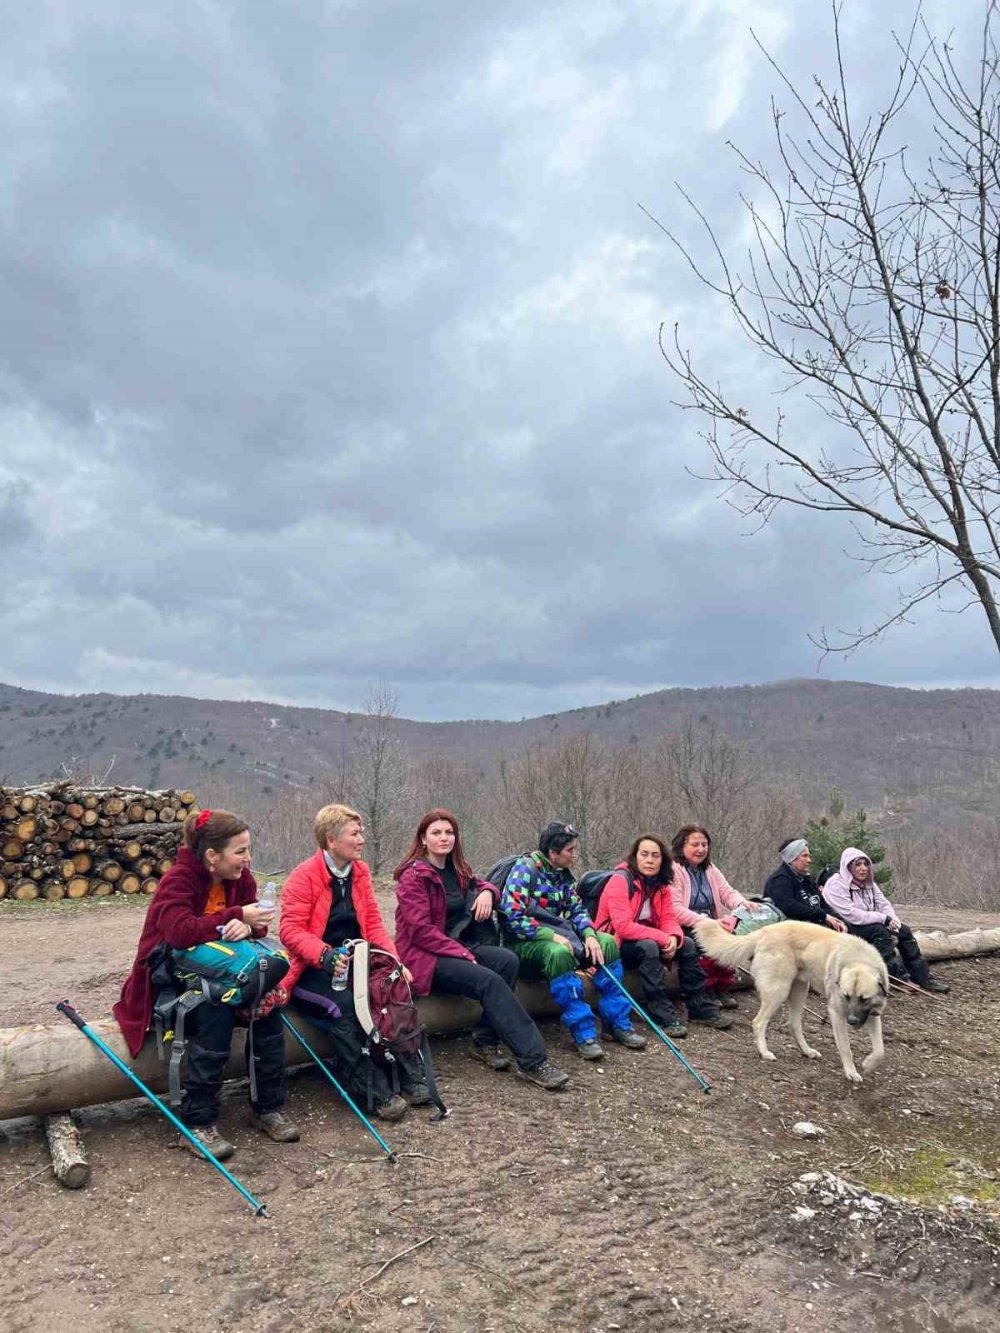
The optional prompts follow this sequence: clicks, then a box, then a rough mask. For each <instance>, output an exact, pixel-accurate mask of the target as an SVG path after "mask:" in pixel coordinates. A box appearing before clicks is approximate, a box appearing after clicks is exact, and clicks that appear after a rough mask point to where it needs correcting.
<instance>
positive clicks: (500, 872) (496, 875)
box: [483, 852, 538, 897]
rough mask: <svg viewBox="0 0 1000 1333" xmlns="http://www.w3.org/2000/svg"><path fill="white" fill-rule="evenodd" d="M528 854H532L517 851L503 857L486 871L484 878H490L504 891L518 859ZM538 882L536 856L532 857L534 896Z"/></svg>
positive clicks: (530, 888) (491, 881) (532, 887)
mask: <svg viewBox="0 0 1000 1333" xmlns="http://www.w3.org/2000/svg"><path fill="white" fill-rule="evenodd" d="M528 856H531V853H530V852H515V853H514V855H513V856H504V857H501V859H500V860H499V861H497V862H495V863H494V864H493V865H491V866H490V868H489V870H487V871H486V873H485V874H484V875H483V879H485V880H488V881H489V883H490V884H495V885H496V887H497V888H498V889H500V890H501V891H502V890H503V888H504V885H505V884H506V883H507V881H508V880H509V879H510V872H511V871H512V870H513V869H514V866H515V864H516V863H517V862H518V861H520V860H523V858H524V857H528ZM537 883H538V865H537V863H536V862H535V860H534V857H532V860H531V883H530V885H529V890H530V892H531V894H532V897H533V896H534V889H535V885H536V884H537Z"/></svg>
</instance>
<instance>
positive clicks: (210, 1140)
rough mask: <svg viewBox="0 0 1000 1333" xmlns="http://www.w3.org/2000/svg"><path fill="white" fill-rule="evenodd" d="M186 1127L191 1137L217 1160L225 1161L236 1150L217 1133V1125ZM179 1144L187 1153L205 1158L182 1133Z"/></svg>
mask: <svg viewBox="0 0 1000 1333" xmlns="http://www.w3.org/2000/svg"><path fill="white" fill-rule="evenodd" d="M188 1128H189V1129H190V1131H191V1138H194V1139H197V1141H198V1142H199V1143H200V1144H201V1146H202V1147H203V1148H204V1149H205V1150H206V1151H207V1152H210V1153H211V1154H212V1156H213V1157H214V1158H215V1160H216V1161H217V1162H224V1161H226V1159H227V1158H229V1157H232V1155H233V1153H234V1152H235V1151H236V1148H235V1147H234V1146H233V1144H231V1143H230V1142H229V1140H228V1139H224V1138H223V1137H222V1135H221V1134H220V1133H219V1127H218V1125H196V1126H189V1127H188ZM180 1146H181V1147H182V1148H186V1149H187V1150H188V1152H189V1153H192V1154H193V1155H194V1156H195V1157H198V1158H200V1159H201V1160H202V1161H204V1160H205V1159H204V1155H203V1154H202V1153H200V1152H199V1151H198V1149H197V1148H196V1147H195V1146H194V1144H193V1143H192V1142H191V1139H189V1138H186V1137H185V1136H184V1135H183V1134H182V1135H181V1145H180Z"/></svg>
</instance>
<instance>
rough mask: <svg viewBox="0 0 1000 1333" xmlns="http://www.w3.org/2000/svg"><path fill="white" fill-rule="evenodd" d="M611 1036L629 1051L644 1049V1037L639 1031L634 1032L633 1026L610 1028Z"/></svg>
mask: <svg viewBox="0 0 1000 1333" xmlns="http://www.w3.org/2000/svg"><path fill="white" fill-rule="evenodd" d="M611 1038H612V1040H613V1041H616V1042H617V1043H618V1045H619V1046H624V1047H625V1048H626V1050H629V1051H644V1050H645V1049H646V1038H645V1037H644V1036H643V1034H642V1033H641V1032H636V1030H635V1028H612V1029H611Z"/></svg>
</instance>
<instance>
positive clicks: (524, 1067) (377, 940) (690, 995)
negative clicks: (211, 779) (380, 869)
mask: <svg viewBox="0 0 1000 1333" xmlns="http://www.w3.org/2000/svg"><path fill="white" fill-rule="evenodd" d="M314 831H315V836H316V842H317V851H316V852H315V853H314V854H313V855H312V856H310V857H309V858H308V859H307V860H305V861H303V862H302V863H301V864H300V865H298V866H296V867H295V869H294V870H293V871H292V872H291V874H290V875H289V876H288V878H287V879H286V881H285V884H284V888H283V890H282V909H281V919H280V939H281V944H282V946H283V947H284V949H285V950H286V951H287V953H288V955H289V960H290V967H289V971H288V973H287V975H286V976H285V977H284V979H283V981H282V983H281V984H282V993H281V994H280V997H277V998H278V1001H279V1003H280V1002H284V1001H285V1000H286V999H287V1003H288V1004H289V1006H290V1007H291V1009H292V1010H293V1011H294V1012H297V1013H299V1014H300V1015H302V1016H303V1017H305V1018H307V1019H308V1020H310V1021H311V1022H312V1023H314V1024H316V1025H318V1026H320V1027H322V1028H324V1029H325V1030H326V1031H327V1032H328V1033H329V1036H330V1042H331V1046H332V1050H333V1057H332V1061H333V1067H334V1068H335V1071H336V1073H337V1076H338V1078H339V1079H340V1080H341V1081H342V1082H343V1084H344V1085H345V1086H346V1088H347V1089H348V1090H349V1092H350V1093H351V1095H352V1096H354V1097H355V1098H357V1099H366V1100H367V1103H368V1107H369V1109H370V1110H373V1111H374V1113H375V1114H376V1115H378V1116H379V1117H381V1118H383V1119H386V1120H398V1119H400V1118H401V1117H402V1116H403V1115H405V1114H406V1111H407V1107H408V1106H412V1105H420V1104H422V1103H426V1102H427V1101H428V1100H429V1099H430V1097H429V1092H428V1088H427V1085H426V1083H425V1081H424V1074H423V1068H422V1065H421V1062H420V1060H419V1058H416V1059H412V1060H405V1059H403V1060H400V1061H399V1062H398V1077H397V1078H395V1079H394V1080H393V1082H392V1083H390V1081H389V1078H388V1076H387V1074H386V1071H385V1068H384V1067H383V1066H382V1065H380V1064H378V1063H376V1062H375V1061H373V1060H372V1059H370V1058H369V1054H368V1046H367V1040H366V1036H365V1033H364V1032H363V1031H362V1028H361V1026H360V1024H359V1022H358V1020H357V1016H356V1013H355V1009H354V998H353V993H352V991H351V989H350V988H349V987H347V986H346V985H345V980H346V978H345V973H346V970H347V968H348V967H349V965H350V964H349V954H348V950H347V947H346V946H348V945H349V943H350V942H351V941H357V940H367V941H369V943H370V944H371V945H372V946H374V947H376V948H378V949H381V950H384V951H385V952H387V953H389V954H391V955H392V956H393V958H394V959H396V960H398V962H399V964H400V965H401V968H402V973H403V975H404V976H405V978H406V980H407V981H408V982H409V983H410V985H411V987H412V990H413V992H414V993H415V994H416V995H418V996H419V995H428V994H437V995H450V996H463V997H467V998H469V999H472V1000H475V1001H477V1002H478V1004H479V1005H480V1006H481V1017H480V1020H479V1025H478V1026H477V1027H476V1029H475V1031H474V1033H473V1038H472V1047H471V1054H472V1056H473V1058H475V1059H476V1060H478V1061H481V1062H482V1063H483V1064H484V1065H486V1066H487V1068H489V1069H491V1070H495V1071H498V1072H502V1071H504V1070H508V1069H510V1067H511V1065H512V1064H513V1066H514V1069H515V1073H516V1075H517V1076H518V1077H519V1078H521V1079H523V1080H525V1081H526V1082H528V1083H531V1084H534V1085H535V1086H536V1087H539V1088H542V1089H545V1090H546V1091H555V1090H558V1089H561V1088H563V1087H565V1085H566V1084H567V1082H568V1081H569V1076H568V1075H567V1074H566V1072H565V1071H564V1070H562V1069H560V1068H558V1067H557V1066H556V1064H555V1063H554V1062H553V1061H552V1060H550V1059H549V1057H548V1054H547V1052H546V1047H545V1042H544V1040H543V1038H542V1035H541V1033H540V1032H539V1029H538V1026H537V1025H536V1023H535V1021H534V1019H533V1018H532V1017H531V1015H530V1014H529V1013H528V1012H527V1010H526V1009H525V1008H524V1006H523V1005H522V1003H521V1001H520V1000H519V999H518V997H517V994H516V993H515V984H516V982H517V979H518V977H519V976H522V977H525V978H535V979H539V980H541V981H543V982H546V983H547V984H548V988H549V991H550V993H551V996H552V999H553V1000H554V1001H555V1004H556V1006H557V1007H558V1009H559V1011H560V1014H561V1019H562V1024H563V1026H564V1027H565V1029H566V1031H567V1032H568V1034H569V1036H570V1038H571V1040H572V1043H573V1047H574V1048H575V1050H576V1052H577V1053H578V1054H579V1055H580V1056H581V1058H583V1059H584V1060H598V1059H601V1058H602V1057H603V1055H604V1048H603V1047H602V1045H601V1043H600V1041H599V1040H598V1028H597V1020H596V1019H595V1017H594V1014H593V1012H592V1010H591V1008H590V1006H589V1005H588V1004H587V1002H586V999H585V983H584V976H585V975H587V974H589V976H590V977H591V979H592V982H593V986H594V989H595V991H596V997H597V1011H598V1018H599V1020H600V1024H601V1028H602V1034H601V1035H603V1036H604V1037H605V1039H606V1040H610V1041H612V1042H615V1043H617V1044H619V1045H622V1046H624V1047H626V1048H627V1049H630V1050H641V1049H642V1048H643V1047H644V1046H645V1045H646V1038H645V1036H644V1035H643V1034H642V1033H640V1032H638V1031H636V1029H635V1027H634V1025H633V1021H632V1006H631V1004H630V1002H629V1000H628V998H627V997H626V995H625V993H624V990H623V989H622V988H621V986H620V985H619V984H618V983H620V982H621V980H622V975H623V974H622V968H623V965H624V966H625V967H628V968H629V969H633V970H634V971H635V972H636V973H637V974H638V979H639V986H640V990H641V995H642V1002H643V1006H644V1008H645V1010H646V1012H647V1013H648V1014H649V1016H650V1018H651V1019H652V1020H653V1021H654V1022H655V1023H657V1024H659V1025H661V1026H662V1028H663V1030H664V1031H665V1032H666V1033H667V1034H668V1035H669V1036H670V1037H683V1036H685V1035H686V1034H687V1025H686V1023H685V1022H684V1021H683V1020H682V1018H681V1017H680V1015H679V1013H678V1011H677V1009H676V1008H675V1005H674V1001H673V1000H672V998H671V996H670V994H669V992H668V989H667V985H666V980H665V976H664V966H669V965H670V964H676V966H677V973H678V981H679V988H680V993H681V995H682V996H683V1000H684V1004H685V1007H686V1010H687V1022H691V1023H701V1024H705V1025H707V1026H709V1027H715V1028H722V1029H725V1028H728V1027H729V1026H730V1025H731V1023H732V1016H731V1015H730V1014H728V1013H725V1012H723V1010H726V1009H729V1008H735V1006H736V1001H735V1000H734V999H733V998H732V996H731V995H730V994H729V991H730V989H731V987H732V985H733V984H734V982H735V978H734V977H733V975H732V974H731V973H729V972H727V971H726V970H725V969H721V968H719V967H718V966H717V965H715V964H713V963H712V962H711V960H710V959H707V958H705V957H703V956H702V955H701V953H700V951H699V949H698V946H697V944H696V942H695V939H694V935H693V934H692V933H691V932H692V927H693V926H694V925H695V924H696V923H697V922H698V921H699V920H700V919H702V918H703V917H712V918H715V919H716V920H718V921H720V923H721V924H722V925H723V926H725V927H726V928H727V929H730V930H731V929H733V928H734V927H735V926H736V923H737V917H736V915H734V914H735V913H737V912H738V911H739V910H740V909H749V907H750V905H749V904H748V902H747V900H746V899H745V898H744V897H743V896H742V894H740V893H738V892H737V891H736V890H735V889H734V888H733V887H732V885H731V884H729V882H728V881H727V880H726V878H725V876H724V875H723V874H722V872H721V871H720V870H719V869H718V867H717V866H716V865H714V864H713V862H712V859H711V838H710V836H709V834H708V831H707V830H706V829H704V828H702V827H701V826H699V825H695V824H688V825H685V826H684V827H683V828H681V829H680V830H679V831H678V832H677V834H676V836H675V837H674V839H673V841H672V843H671V844H670V846H669V847H668V845H667V844H666V843H665V842H664V841H663V840H662V839H661V838H659V837H657V836H655V835H653V834H642V835H641V836H639V837H637V838H636V839H635V841H634V842H633V843H632V845H631V847H630V848H629V851H628V853H627V855H626V856H625V857H624V858H623V859H622V860H621V861H620V862H619V864H618V865H617V866H616V867H615V868H614V871H613V872H612V873H611V874H610V875H609V876H608V878H607V879H606V881H605V883H604V884H603V886H602V889H601V892H600V897H599V900H598V903H597V906H596V910H595V911H594V914H593V919H591V915H590V913H589V912H588V911H587V909H586V907H585V906H584V904H583V902H582V901H581V898H580V896H579V894H578V893H577V888H576V880H575V878H574V875H573V865H574V862H575V859H576V855H577V851H578V847H579V835H578V833H577V831H576V830H575V829H574V828H573V826H572V825H571V824H567V823H563V822H560V821H553V822H551V823H549V824H547V825H546V826H545V828H544V829H543V830H542V832H541V834H540V837H539V840H538V847H537V849H536V850H535V851H533V852H531V853H530V854H527V855H524V856H519V857H517V858H516V859H514V861H513V864H512V865H511V866H510V867H509V869H508V872H507V874H506V876H505V877H504V878H503V882H502V883H500V884H494V883H492V882H490V881H489V880H486V879H482V878H480V877H479V876H477V875H476V874H475V873H474V872H473V870H472V868H471V866H470V865H469V863H468V861H467V859H466V856H465V853H464V851H463V848H462V838H461V832H460V829H459V825H458V820H457V819H456V818H455V816H454V815H453V814H452V813H451V812H450V811H448V810H443V809H435V810H431V811H429V812H428V813H427V814H425V815H424V817H423V818H422V819H421V820H420V823H419V824H418V826H417V829H416V832H415V834H414V837H413V840H412V843H411V845H410V847H409V849H408V851H407V853H406V855H405V856H404V857H403V860H402V861H401V862H400V864H399V865H398V866H397V867H396V870H395V872H394V875H395V881H396V921H395V938H394V939H393V938H392V937H390V935H389V933H388V931H387V930H386V927H385V924H384V922H383V920H382V914H381V912H380V910H379V906H378V903H377V901H376V898H375V893H374V890H373V886H372V879H371V874H370V872H369V869H368V867H367V865H366V864H365V862H364V861H363V860H362V859H361V856H362V852H363V850H364V845H365V836H364V830H363V827H362V820H361V816H360V815H359V814H358V813H357V811H355V810H352V809H351V808H350V807H348V806H346V805H327V806H324V807H323V809H322V810H320V811H319V813H318V814H317V815H316V818H315V823H314ZM273 912H274V909H273V907H268V906H265V905H262V904H260V903H259V902H258V901H257V886H256V882H255V880H254V878H253V876H252V874H251V873H250V835H249V832H248V829H247V825H246V823H245V822H244V821H242V820H240V819H238V818H237V817H236V816H235V815H233V814H230V813H229V812H227V811H218V810H217V811H201V812H200V813H197V814H192V815H191V816H189V818H188V820H187V822H186V824H185V828H184V845H183V846H182V848H181V849H180V851H179V853H178V856H177V861H176V863H175V865H174V866H173V867H172V868H171V869H170V870H169V871H168V872H167V874H166V875H164V877H163V879H162V880H161V881H160V884H159V886H158V888H157V890H156V893H155V894H154V896H153V898H152V900H151V902H150V905H149V908H148V911H147V914H146V921H145V925H144V928H143V931H142V935H141V938H140V941H139V947H138V951H137V955H136V959H135V963H134V964H133V967H132V970H131V972H130V974H129V977H128V979H127V980H126V982H125V985H124V987H123V989H122V994H121V998H120V1000H119V1001H118V1003H117V1005H116V1006H115V1009H114V1013H115V1017H116V1018H117V1020H118V1022H119V1025H120V1027H121V1029H122V1032H123V1034H124V1036H125V1039H126V1041H127V1044H128V1046H129V1049H130V1051H131V1053H132V1055H133V1056H135V1055H138V1053H139V1050H140V1048H141V1046H142V1043H143V1040H144V1038H145V1034H146V1032H147V1030H148V1028H149V1027H150V1023H151V1019H152V1016H153V1011H154V1005H155V1003H156V999H157V993H156V983H155V979H154V978H155V976H156V972H155V969H154V968H152V967H151V961H153V960H156V959H157V958H158V957H161V956H162V951H163V949H164V948H166V949H167V950H168V951H169V950H184V949H190V948H191V947H192V946H195V945H200V944H205V943H209V942H215V941H219V940H222V941H229V942H235V941H240V940H244V939H247V938H256V939H262V938H263V937H264V936H266V934H267V931H268V927H269V925H270V924H271V921H272V919H273ZM237 1021H238V1019H237V1011H236V1010H235V1009H234V1008H232V1007H231V1006H229V1005H226V1004H222V1003H205V1004H201V1005H199V1006H198V1007H197V1008H196V1009H194V1010H193V1012H192V1013H191V1014H190V1015H189V1016H188V1026H187V1030H186V1034H185V1045H186V1054H187V1066H186V1071H185V1073H184V1077H183V1080H182V1086H181V1103H180V1116H181V1119H182V1120H183V1122H184V1123H185V1124H186V1125H187V1127H188V1128H189V1129H190V1130H191V1132H192V1134H193V1135H194V1137H195V1139H196V1140H197V1141H198V1142H199V1143H201V1144H202V1145H203V1146H204V1147H205V1148H207V1149H208V1150H209V1151H210V1152H212V1153H213V1154H214V1156H215V1157H216V1158H219V1159H220V1160H221V1159H224V1158H226V1157H229V1156H231V1155H232V1153H233V1152H234V1151H235V1149H234V1147H233V1145H232V1144H231V1143H229V1142H227V1141H226V1140H225V1139H224V1138H223V1137H222V1135H221V1134H220V1132H219V1129H218V1119H219V1113H220V1095H221V1087H222V1080H223V1073H224V1069H225V1065H226V1061H227V1059H228V1057H229V1051H230V1045H231V1041H232V1036H233V1029H234V1026H235V1024H236V1022H237ZM249 1030H250V1033H251V1034H252V1036H248V1041H247V1061H248V1071H249V1072H250V1074H251V1080H250V1086H251V1107H252V1114H253V1123H254V1124H255V1125H256V1126H257V1128H259V1129H260V1130H261V1131H262V1132H263V1133H265V1134H267V1135H268V1136H269V1137H270V1138H272V1139H274V1140H275V1141H277V1142H292V1141H294V1140H296V1139H297V1138H298V1137H299V1131H298V1129H297V1127H296V1126H295V1125H294V1123H293V1122H292V1121H291V1120H290V1119H289V1117H288V1116H287V1115H286V1114H285V1112H284V1105H285V1079H284V1040H283V1031H282V1025H281V1011H280V1008H279V1007H278V1006H277V1004H273V1003H272V1004H271V1005H267V1004H265V1005H263V1006H262V1007H261V1010H260V1011H256V1012H255V1014H254V1019H253V1022H252V1024H251V1025H250V1029H249ZM182 1142H183V1143H184V1144H185V1145H186V1146H189V1147H191V1148H192V1151H196V1149H195V1148H194V1146H193V1145H191V1144H189V1143H188V1141H187V1140H182Z"/></svg>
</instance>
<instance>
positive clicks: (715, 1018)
mask: <svg viewBox="0 0 1000 1333" xmlns="http://www.w3.org/2000/svg"><path fill="white" fill-rule="evenodd" d="M688 1022H689V1023H701V1025H702V1026H703V1027H706V1028H718V1029H719V1031H720V1032H728V1031H729V1029H730V1028H731V1027H732V1026H733V1016H732V1014H719V1013H711V1012H710V1011H709V1012H706V1013H704V1014H688Z"/></svg>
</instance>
